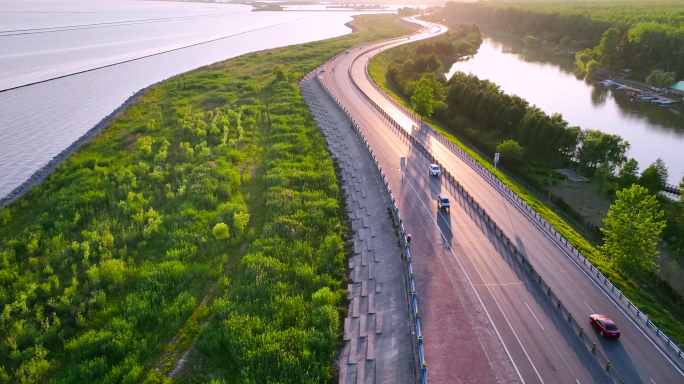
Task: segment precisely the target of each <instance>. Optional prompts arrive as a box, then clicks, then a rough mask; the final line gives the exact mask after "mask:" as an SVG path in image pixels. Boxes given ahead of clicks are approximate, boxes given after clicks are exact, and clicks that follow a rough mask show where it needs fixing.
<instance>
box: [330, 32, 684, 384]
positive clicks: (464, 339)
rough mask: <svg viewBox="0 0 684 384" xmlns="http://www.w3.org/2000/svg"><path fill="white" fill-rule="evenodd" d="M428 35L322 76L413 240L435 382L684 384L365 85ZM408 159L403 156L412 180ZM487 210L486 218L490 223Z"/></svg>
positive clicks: (340, 62) (443, 152)
mask: <svg viewBox="0 0 684 384" xmlns="http://www.w3.org/2000/svg"><path fill="white" fill-rule="evenodd" d="M431 33H434V34H439V33H444V28H443V27H442V28H441V30H438V29H434V30H432V29H429V30H426V31H424V32H422V33H421V34H418V35H414V36H412V37H411V39H410V40H408V39H406V40H395V41H389V42H382V43H377V44H370V45H365V46H363V47H360V48H357V49H352V50H350V52H349V53H348V54H342V55H339V56H337V57H336V58H335V59H334V60H332V61H330V62H328V63H326V64H325V67H326V72H325V73H318V74H317V75H318V77H319V78H320V80H321V82H322V84H323V85H324V86H325V87H326V88H327V89H328V90H329V91H330V92H331V93H332V94H333V96H334V97H335V98H337V99H338V100H339V101H340V103H341V104H342V106H343V107H344V108H345V109H346V110H347V111H349V113H350V114H351V116H352V118H353V119H354V120H355V121H356V123H357V124H358V126H359V127H360V128H361V131H362V133H363V134H364V136H365V138H366V139H367V141H368V143H369V145H370V147H371V149H372V150H373V151H374V153H375V154H376V158H377V161H378V162H379V164H380V166H381V167H382V168H383V171H384V173H385V176H386V177H387V180H388V182H389V186H390V188H391V189H392V191H393V194H394V196H395V198H396V199H397V201H398V205H399V210H400V211H401V215H402V217H403V219H404V226H405V228H406V230H407V232H409V233H411V235H412V243H411V253H412V256H413V257H412V262H413V268H414V271H413V272H414V277H415V280H416V291H417V296H418V299H419V306H420V312H421V316H420V320H421V333H422V335H423V336H424V339H423V340H424V349H425V360H426V363H427V365H428V380H429V381H430V382H435V383H475V382H477V383H484V382H502V383H508V382H512V381H515V380H516V377H517V380H518V381H520V382H524V383H591V382H597V383H604V382H606V383H607V382H613V381H614V380H615V378H614V376H613V377H611V374H610V372H613V371H617V372H619V374H620V375H621V376H622V378H623V379H624V380H625V381H626V382H627V383H647V384H652V383H655V384H662V383H682V382H684V374H682V372H681V371H680V368H678V367H677V365H676V362H675V361H673V360H671V357H669V356H668V355H666V353H665V352H663V349H662V346H661V345H660V344H658V342H657V341H655V339H654V338H653V337H652V336H650V334H648V333H647V331H645V330H644V327H643V326H642V325H640V324H639V323H638V322H637V321H635V320H634V318H633V317H632V316H631V315H630V313H629V312H627V311H625V310H624V309H623V308H622V307H621V306H620V305H618V304H616V302H615V301H614V299H613V298H612V297H611V296H610V293H608V292H606V291H605V289H604V288H602V287H603V285H602V282H598V281H596V280H595V279H594V278H592V277H591V276H590V274H588V273H586V271H585V270H584V269H582V268H581V267H580V266H578V265H577V264H576V262H575V261H574V260H573V258H572V257H571V256H569V255H568V254H566V251H565V249H564V248H563V247H562V246H560V245H559V244H558V243H557V241H558V240H556V239H554V238H552V237H551V236H549V235H548V234H547V232H545V231H543V230H542V228H541V227H540V226H539V224H538V222H537V221H535V220H534V219H533V218H532V217H531V216H530V213H529V212H523V211H522V210H520V209H519V208H518V207H519V206H518V205H517V204H514V203H513V201H511V200H510V197H509V196H505V195H504V194H502V192H501V189H500V188H499V187H497V186H496V185H495V184H493V183H490V182H489V181H487V180H485V179H483V178H482V176H481V175H480V174H479V173H478V172H476V171H475V170H474V169H473V168H472V167H471V165H469V164H468V163H467V162H466V161H464V160H463V159H462V158H461V157H459V156H457V154H456V153H454V152H453V151H452V150H451V149H450V148H449V147H447V146H446V145H445V144H444V143H442V142H441V141H440V140H438V139H437V138H436V137H435V136H434V135H433V134H432V133H431V132H430V131H429V130H428V129H426V128H422V129H421V128H419V127H416V126H415V125H416V123H415V122H414V121H413V120H412V119H411V118H410V117H409V116H407V115H406V114H404V111H402V109H400V108H399V107H397V106H396V105H395V104H394V103H392V102H391V101H390V100H389V99H388V98H387V96H386V95H385V94H384V93H382V91H381V90H379V89H378V88H377V87H376V86H375V85H374V84H373V83H372V82H371V80H370V79H369V78H368V76H367V73H366V64H367V62H368V61H369V60H370V58H371V57H373V56H374V55H376V54H378V53H380V52H382V51H383V50H386V49H389V48H391V47H394V46H397V45H400V44H406V43H408V42H412V41H415V40H420V39H422V38H429V37H431V36H434V34H433V35H431ZM366 96H367V97H368V98H366ZM370 100H372V102H371V101H370ZM401 157H405V158H406V169H405V171H404V172H403V174H402V172H401V171H400V169H399V161H400V158H401ZM435 161H438V162H439V163H441V164H443V167H444V171H446V172H447V175H449V174H450V175H453V178H451V177H441V178H435V177H430V176H428V171H427V167H428V165H429V164H430V163H432V162H435ZM437 194H445V195H447V196H449V198H450V199H451V200H452V208H451V211H450V212H444V211H439V210H438V209H437V206H436V201H435V196H436V195H437ZM476 202H477V203H476ZM481 210H486V212H487V214H488V217H487V218H486V220H485V219H484V218H483V216H482V214H481V212H480V211H481ZM492 222H493V223H496V226H492ZM501 232H504V233H505V234H506V235H507V236H508V237H509V238H510V244H509V241H508V240H506V241H505V242H504V241H503V240H502V237H501ZM513 246H515V248H513V249H514V250H515V253H514V252H511V248H512V247H513ZM519 255H524V257H525V258H526V260H528V261H529V262H530V263H531V264H532V265H534V266H535V271H536V272H537V273H538V274H539V275H541V276H543V279H544V282H545V283H546V284H548V285H549V286H551V287H553V292H554V294H555V295H556V296H557V297H558V298H559V299H562V302H563V304H564V306H565V308H567V310H568V311H570V312H571V313H572V317H573V318H574V319H583V320H578V321H579V322H580V324H585V323H586V325H585V328H584V332H583V337H584V338H589V342H590V343H591V342H593V343H595V345H596V348H597V350H598V351H600V352H601V353H602V354H604V355H605V356H607V358H608V360H610V369H606V366H605V365H602V364H603V363H599V361H598V360H597V359H596V358H595V356H593V354H592V353H591V352H590V351H589V349H587V347H586V346H585V344H584V341H582V339H580V338H579V337H578V335H577V334H576V333H575V331H574V330H573V328H572V327H571V326H570V325H569V324H570V323H569V322H568V320H567V318H566V317H564V315H562V314H561V312H560V311H559V310H558V309H557V307H556V305H555V304H554V303H552V302H551V300H549V298H548V297H549V296H547V292H545V291H544V290H542V289H541V285H540V284H538V282H537V281H536V279H530V275H529V273H528V269H529V267H525V266H523V265H522V264H521V263H520V262H519V261H518V258H517V257H518V256H519ZM592 313H603V314H605V315H607V316H609V317H611V318H612V319H613V320H615V321H616V322H617V324H618V326H619V327H620V328H621V331H622V338H621V339H620V340H618V341H615V340H605V339H603V338H601V337H600V335H598V334H597V333H596V332H595V331H594V330H593V329H592V328H590V326H589V321H588V319H589V315H590V314H592ZM353 340H354V339H353V338H352V342H353ZM357 344H358V341H357ZM590 345H591V344H590ZM357 348H358V347H357ZM376 356H379V353H378V352H377V350H376ZM376 377H377V376H376Z"/></svg>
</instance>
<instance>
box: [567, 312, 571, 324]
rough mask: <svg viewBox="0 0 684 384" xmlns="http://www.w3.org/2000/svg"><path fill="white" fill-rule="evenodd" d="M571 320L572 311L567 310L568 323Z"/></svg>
mask: <svg viewBox="0 0 684 384" xmlns="http://www.w3.org/2000/svg"><path fill="white" fill-rule="evenodd" d="M570 321H572V313H570V312H568V323H569V322H570Z"/></svg>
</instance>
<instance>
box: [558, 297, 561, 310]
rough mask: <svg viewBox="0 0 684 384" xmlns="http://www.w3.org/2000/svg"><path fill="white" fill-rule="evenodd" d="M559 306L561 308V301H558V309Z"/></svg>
mask: <svg viewBox="0 0 684 384" xmlns="http://www.w3.org/2000/svg"><path fill="white" fill-rule="evenodd" d="M560 306H561V300H560V299H558V308H560Z"/></svg>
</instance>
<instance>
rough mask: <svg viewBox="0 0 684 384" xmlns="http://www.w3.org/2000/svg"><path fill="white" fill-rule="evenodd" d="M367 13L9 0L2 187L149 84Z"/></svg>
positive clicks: (1, 23) (305, 37)
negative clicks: (268, 10)
mask: <svg viewBox="0 0 684 384" xmlns="http://www.w3.org/2000/svg"><path fill="white" fill-rule="evenodd" d="M359 13H361V12H358V11H356V12H296V11H293V12H251V7H249V6H243V5H228V4H202V3H174V2H151V1H148V2H143V1H119V0H115V1H84V0H80V1H79V0H76V1H73V0H71V1H69V0H67V1H45V0H42V1H7V0H0V197H3V196H6V195H7V194H8V193H9V192H10V191H12V190H13V189H14V188H16V187H17V186H19V185H20V184H21V183H23V182H24V181H25V180H27V179H28V178H29V177H30V176H31V175H32V174H33V173H34V172H35V171H37V170H38V169H40V168H41V167H43V166H44V165H45V164H46V163H47V162H48V161H50V160H51V159H52V158H53V157H54V156H56V155H57V154H59V153H60V152H61V151H62V150H63V149H65V148H66V147H68V146H69V145H70V144H71V143H73V142H74V141H75V140H76V139H78V138H79V137H80V136H81V135H83V134H84V133H85V132H86V131H88V130H89V129H90V128H92V127H93V126H94V125H95V124H97V122H99V121H100V120H101V119H102V118H103V117H105V116H107V115H108V114H109V113H111V112H112V111H113V110H114V109H116V108H117V107H118V106H119V105H121V103H122V102H123V101H125V100H126V99H127V98H128V97H129V96H131V95H132V94H133V93H135V92H136V91H138V90H139V89H142V88H144V87H146V86H148V85H150V84H153V83H155V82H158V81H161V80H164V79H166V78H169V77H171V76H173V75H176V74H179V73H182V72H186V71H189V70H192V69H194V68H197V67H200V66H203V65H207V64H211V63H214V62H217V61H221V60H225V59H228V58H231V57H235V56H238V55H241V54H244V53H248V52H252V51H258V50H263V49H269V48H275V47H281V46H286V45H291V44H299V43H305V42H308V41H314V40H322V39H327V38H331V37H335V36H340V35H343V34H346V33H349V32H351V31H350V29H349V28H348V27H346V26H344V24H345V23H347V22H349V21H351V19H352V18H351V16H352V15H354V14H359ZM29 84H33V85H29ZM9 88H15V89H10V90H7V89H9ZM3 90H4V91H3Z"/></svg>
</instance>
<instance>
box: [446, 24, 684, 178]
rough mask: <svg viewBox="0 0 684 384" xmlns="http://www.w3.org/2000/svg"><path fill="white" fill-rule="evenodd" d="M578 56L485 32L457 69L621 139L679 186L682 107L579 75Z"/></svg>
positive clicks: (683, 164)
mask: <svg viewBox="0 0 684 384" xmlns="http://www.w3.org/2000/svg"><path fill="white" fill-rule="evenodd" d="M573 68H574V64H573V57H572V56H570V55H566V56H557V55H555V54H551V53H547V52H545V51H544V50H542V49H535V48H525V47H524V46H523V45H522V44H521V43H519V42H517V41H515V40H513V39H509V38H501V37H492V36H488V35H486V34H483V43H482V46H481V47H480V49H479V51H478V52H477V54H475V55H474V57H472V58H470V59H468V60H466V61H459V62H457V63H455V64H454V65H453V66H452V67H451V68H450V70H449V73H448V74H447V78H449V77H451V75H453V74H454V73H455V72H456V71H461V72H465V73H472V74H474V75H477V76H478V77H479V78H480V79H488V80H490V81H492V82H494V83H496V84H497V85H499V86H500V87H501V90H503V91H504V92H506V93H508V94H515V95H518V96H520V97H522V98H523V99H525V100H527V101H528V102H530V104H536V105H537V106H538V107H539V108H541V109H542V110H543V111H544V112H546V113H548V114H549V115H551V114H553V113H560V114H562V115H563V117H564V118H565V120H567V121H568V122H569V123H570V125H572V126H580V127H582V128H584V129H597V130H600V131H603V132H606V133H610V134H617V135H620V136H621V137H622V138H624V139H625V140H627V141H628V142H629V143H630V145H631V148H630V150H629V153H628V155H629V157H633V158H635V159H636V160H637V161H638V162H639V166H640V168H641V170H643V169H645V168H646V167H648V166H649V165H650V164H651V163H653V162H654V161H655V160H656V159H657V158H659V157H660V158H662V159H663V160H664V161H665V163H666V164H667V166H668V169H669V183H670V184H675V185H677V184H679V182H680V181H681V180H682V175H683V174H684V112H683V110H682V109H681V107H659V106H656V105H653V104H651V103H648V102H637V101H630V99H629V97H628V96H627V95H625V94H623V93H621V92H617V91H615V90H614V89H610V88H607V87H604V86H602V85H599V84H597V83H596V81H594V80H591V79H589V80H585V79H578V77H577V76H575V75H574V74H573Z"/></svg>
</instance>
